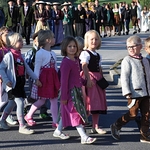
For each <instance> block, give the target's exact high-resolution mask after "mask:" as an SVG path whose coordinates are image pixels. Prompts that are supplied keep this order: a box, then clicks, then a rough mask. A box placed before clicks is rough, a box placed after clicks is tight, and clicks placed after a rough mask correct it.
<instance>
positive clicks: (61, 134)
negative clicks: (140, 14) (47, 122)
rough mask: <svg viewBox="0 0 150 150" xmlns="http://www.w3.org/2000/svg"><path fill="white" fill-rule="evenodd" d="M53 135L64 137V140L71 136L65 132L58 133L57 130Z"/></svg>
mask: <svg viewBox="0 0 150 150" xmlns="http://www.w3.org/2000/svg"><path fill="white" fill-rule="evenodd" d="M53 137H58V138H60V139H62V140H67V139H69V138H70V136H69V135H66V134H64V133H62V132H60V133H58V132H56V131H54V133H53Z"/></svg>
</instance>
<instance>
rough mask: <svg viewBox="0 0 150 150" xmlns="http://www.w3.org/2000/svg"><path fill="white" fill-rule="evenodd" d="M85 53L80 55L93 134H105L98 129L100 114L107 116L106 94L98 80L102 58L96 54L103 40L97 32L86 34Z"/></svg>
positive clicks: (92, 31) (100, 76) (91, 31)
mask: <svg viewBox="0 0 150 150" xmlns="http://www.w3.org/2000/svg"><path fill="white" fill-rule="evenodd" d="M84 39H85V42H84V43H85V47H84V49H85V50H84V51H82V52H81V54H80V57H79V58H80V60H81V63H82V69H83V72H82V73H81V75H82V76H83V77H84V78H85V79H87V86H86V110H87V112H88V114H91V115H92V123H93V124H92V126H93V128H92V130H91V132H92V133H98V134H105V133H106V131H104V130H102V129H100V128H99V127H98V122H99V114H106V110H107V106H106V94H105V90H102V89H101V88H100V87H99V86H98V85H97V84H96V80H99V79H101V78H102V76H103V74H102V68H101V56H100V55H99V54H98V53H97V52H96V50H97V49H99V48H100V46H101V39H100V36H99V34H98V33H97V32H96V31H95V30H90V31H88V32H86V34H85V37H84Z"/></svg>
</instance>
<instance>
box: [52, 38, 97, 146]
mask: <svg viewBox="0 0 150 150" xmlns="http://www.w3.org/2000/svg"><path fill="white" fill-rule="evenodd" d="M77 53H78V45H77V42H76V40H75V39H74V38H73V37H66V38H65V39H64V40H63V42H62V44H61V54H62V55H63V56H64V58H63V60H62V63H61V66H60V73H61V79H60V80H61V88H60V90H61V96H60V107H61V109H60V110H61V119H60V121H59V125H58V127H57V128H56V130H55V131H54V133H53V136H54V137H58V138H61V139H64V140H65V139H69V138H70V137H69V136H68V135H65V134H64V133H63V132H62V128H63V127H67V126H73V127H76V129H77V131H78V132H79V134H80V136H81V144H91V143H93V142H95V141H96V138H91V137H88V136H87V135H86V133H85V131H84V128H83V126H82V124H83V122H85V120H87V117H86V112H85V111H84V110H85V108H84V105H83V99H82V97H81V85H82V83H81V78H80V67H79V60H78V59H76V58H77ZM76 90H77V91H78V92H80V93H78V92H77V93H76V92H75V91H76ZM74 92H75V93H76V94H77V95H78V98H77V97H76V95H75V94H74Z"/></svg>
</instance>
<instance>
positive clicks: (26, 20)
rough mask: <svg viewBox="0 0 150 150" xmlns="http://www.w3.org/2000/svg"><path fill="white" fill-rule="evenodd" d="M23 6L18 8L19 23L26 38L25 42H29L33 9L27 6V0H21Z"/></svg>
mask: <svg viewBox="0 0 150 150" xmlns="http://www.w3.org/2000/svg"><path fill="white" fill-rule="evenodd" d="M23 4H24V5H23V6H22V7H21V8H20V23H21V26H22V33H23V36H24V37H25V39H26V44H27V45H29V44H30V34H31V26H32V25H33V9H32V7H31V6H29V0H23Z"/></svg>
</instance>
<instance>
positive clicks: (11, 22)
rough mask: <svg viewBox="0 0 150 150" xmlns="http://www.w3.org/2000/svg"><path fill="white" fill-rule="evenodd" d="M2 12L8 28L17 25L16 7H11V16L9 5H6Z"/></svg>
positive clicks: (17, 13) (17, 14)
mask: <svg viewBox="0 0 150 150" xmlns="http://www.w3.org/2000/svg"><path fill="white" fill-rule="evenodd" d="M4 13H5V26H7V27H9V28H11V27H14V26H17V23H19V10H18V8H17V7H15V6H14V7H13V13H12V16H11V13H10V9H9V7H7V8H6V9H5V10H4Z"/></svg>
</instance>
